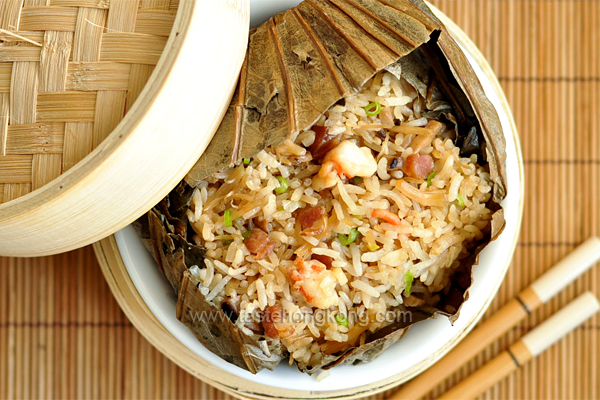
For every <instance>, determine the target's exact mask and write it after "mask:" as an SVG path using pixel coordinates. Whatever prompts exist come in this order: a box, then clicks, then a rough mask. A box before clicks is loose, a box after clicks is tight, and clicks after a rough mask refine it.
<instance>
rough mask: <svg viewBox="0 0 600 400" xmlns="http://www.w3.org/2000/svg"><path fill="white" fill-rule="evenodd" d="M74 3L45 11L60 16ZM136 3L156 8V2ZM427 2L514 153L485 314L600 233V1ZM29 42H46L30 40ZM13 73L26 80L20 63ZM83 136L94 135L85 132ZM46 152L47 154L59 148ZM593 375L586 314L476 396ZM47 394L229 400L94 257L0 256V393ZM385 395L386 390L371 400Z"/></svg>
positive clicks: (468, 368) (574, 390)
mask: <svg viewBox="0 0 600 400" xmlns="http://www.w3.org/2000/svg"><path fill="white" fill-rule="evenodd" d="M5 1H6V2H7V3H10V4H12V2H13V1H14V0H5ZM75 2H76V1H75V0H62V1H60V2H58V1H54V2H51V4H53V5H55V6H57V7H58V6H60V7H70V5H71V4H73V3H75ZM97 2H98V0H94V1H83V0H82V1H78V2H77V3H87V4H88V5H90V4H95V3H97ZM142 3H146V4H158V3H160V4H162V5H163V6H165V7H166V3H163V2H159V1H148V2H143V1H142V2H140V4H142ZM0 4H2V0H0ZM433 4H434V5H436V6H437V7H439V8H440V9H441V10H442V11H444V12H445V13H446V15H448V16H449V17H450V18H452V19H453V20H454V21H455V22H456V23H457V24H458V25H459V26H460V27H461V28H463V29H464V30H465V31H466V33H467V34H468V35H469V36H470V37H471V38H472V39H473V40H474V41H475V43H476V44H477V45H478V46H479V48H480V49H481V50H482V52H483V54H484V55H485V56H486V58H487V59H488V60H489V61H490V62H491V65H492V67H493V69H494V71H495V72H496V74H497V75H498V77H499V79H500V82H501V83H502V85H503V87H504V90H505V92H506V95H507V97H508V100H509V102H510V104H511V106H512V109H513V112H514V115H515V119H516V122H517V126H518V128H519V132H520V136H521V142H522V146H523V152H524V158H525V171H526V199H525V213H524V220H523V228H522V233H521V237H520V241H519V245H518V247H517V251H516V255H515V258H514V261H513V265H512V267H511V269H510V270H509V272H508V275H507V277H506V280H505V282H504V283H503V285H502V287H501V289H500V291H499V293H498V296H497V297H496V299H495V300H494V302H493V304H492V306H491V307H490V309H489V311H488V313H487V315H490V314H491V313H493V312H494V311H495V310H497V309H498V308H499V307H500V306H501V305H502V304H504V303H506V302H507V301H508V300H510V299H512V298H513V297H514V296H515V295H516V294H517V293H518V292H519V291H520V290H522V289H523V288H525V287H526V286H527V285H528V284H529V283H531V282H532V281H533V280H534V279H535V277H537V276H539V275H540V274H541V273H542V272H543V271H545V270H546V269H548V268H550V267H551V266H552V265H553V264H554V263H556V262H557V261H559V260H560V259H561V258H562V257H564V256H565V255H566V254H567V253H569V252H570V251H571V250H572V249H573V248H575V247H576V246H577V245H578V244H579V243H580V242H582V241H583V240H585V239H586V238H587V237H589V236H590V235H592V234H595V235H600V211H599V210H600V62H599V61H600V2H598V1H595V0H577V1H573V0H543V1H535V0H479V1H472V0H434V1H433ZM2 18H6V17H5V16H4V14H3V17H2ZM57 18H58V16H57ZM60 18H63V20H64V19H65V18H66V17H64V14H60ZM138 21H139V12H138ZM62 23H64V24H67V22H64V21H63V22H62ZM26 37H27V38H31V39H32V40H34V41H37V42H39V41H41V40H42V38H41V36H40V35H39V34H37V33H36V32H33V33H28V34H27V36H26ZM22 47H24V48H25V47H26V46H24V45H22ZM27 47H29V46H27ZM32 48H33V47H32ZM35 50H36V49H33V50H29V51H30V52H31V53H30V54H32V53H35ZM0 54H4V53H0ZM13 54H14V53H13ZM23 57H25V55H23ZM22 61H23V62H27V61H25V60H22ZM38 61H39V59H38ZM0 65H2V64H0ZM19 68H20V69H21V71H20V72H19V73H21V74H23V73H28V71H27V68H30V67H28V66H27V65H23V66H21V67H19ZM6 74H7V72H6V71H5V70H4V69H3V67H0V92H2V93H8V92H7V91H8V90H9V89H8V88H9V87H10V83H7V82H6V79H5V78H4V77H6ZM111 82H112V83H113V84H114V85H125V83H124V81H123V82H121V83H116V81H111ZM119 87H124V86H119ZM38 90H39V88H38ZM111 90H117V89H115V88H114V87H113V88H112V89H111ZM0 104H5V103H2V102H0ZM2 107H6V106H5V105H4V106H0V110H4V109H5V108H2ZM38 107H39V106H38ZM25 111H26V110H23V111H22V112H23V113H24V114H25ZM82 111H83V110H82ZM79 123H80V124H93V122H79ZM57 124H59V126H60V124H61V122H58V123H57ZM53 129H58V128H50V127H49V128H48V130H47V132H48V133H47V135H48V136H52V135H53V133H52V132H55V130H53ZM81 129H84V128H81ZM85 129H89V131H90V132H93V128H91V127H88V128H85ZM90 140H91V139H90ZM52 143H53V144H49V145H48V146H58V145H57V144H56V143H55V142H52ZM25 164H26V165H28V164H27V163H25ZM15 190H20V189H15ZM509 190H510V189H509ZM585 290H592V291H593V292H594V293H595V294H596V295H597V296H600V266H598V265H597V266H595V267H594V268H593V269H592V270H591V271H589V272H588V273H587V274H586V275H584V276H583V277H581V278H580V279H579V280H577V281H576V282H575V283H574V284H573V285H571V286H570V287H569V288H568V289H567V290H565V291H564V292H563V293H561V294H560V295H559V296H557V297H556V298H554V299H553V300H551V301H550V303H549V304H547V305H545V306H544V307H542V309H540V310H538V311H537V312H535V313H534V314H533V315H532V316H531V317H530V318H529V319H527V320H526V321H524V322H523V323H522V324H520V325H519V326H517V327H516V328H515V329H513V330H511V331H510V332H508V333H507V334H506V335H505V336H504V337H503V338H502V339H501V340H500V341H498V342H497V343H495V344H494V345H493V346H491V347H490V348H489V349H487V350H486V351H485V352H484V353H482V354H481V355H480V356H478V357H477V358H476V359H474V360H473V361H472V362H470V363H469V364H467V365H465V366H464V367H463V368H462V369H461V370H460V371H459V372H458V373H457V374H456V375H454V376H453V377H451V378H450V379H448V380H447V381H446V382H444V383H443V384H442V385H440V387H437V388H432V390H433V391H432V393H430V395H429V398H430V399H433V398H435V397H437V396H439V395H440V394H441V393H443V392H444V391H446V390H447V389H449V388H450V387H452V386H453V385H454V384H456V383H457V382H459V381H460V380H461V379H463V378H464V377H466V376H467V375H468V374H469V373H471V372H472V371H474V370H476V369H477V368H478V367H480V366H481V365H483V364H485V363H486V362H487V361H489V360H490V359H491V358H493V357H494V356H495V355H497V354H498V353H499V352H501V351H502V350H504V349H506V348H507V347H508V345H509V344H510V343H512V342H514V341H515V340H516V339H517V338H518V337H520V336H522V335H523V334H524V333H526V332H528V331H529V330H530V329H531V328H532V327H534V326H535V325H537V324H538V323H540V322H541V321H543V320H544V319H546V318H547V317H548V316H550V315H551V314H552V313H553V312H555V311H557V310H558V309H559V308H560V307H561V306H564V305H566V304H567V303H568V302H569V301H570V300H572V299H574V298H575V297H576V296H577V295H578V294H579V293H582V292H583V291H585ZM598 376H600V318H599V317H598V316H595V317H593V318H592V319H591V320H589V321H588V322H586V323H585V324H584V325H583V326H582V327H580V328H579V329H577V330H576V331H574V332H573V333H571V334H570V335H568V336H567V337H566V338H565V339H564V340H562V341H560V342H559V343H558V344H557V345H555V346H553V347H551V348H550V349H549V350H548V351H547V352H546V353H544V354H543V355H542V356H540V357H539V358H537V359H536V360H534V361H533V362H532V363H530V364H528V365H526V366H525V367H524V368H522V369H521V370H519V371H518V372H517V373H515V374H513V375H511V376H510V377H509V378H507V379H505V380H504V381H502V382H500V383H498V384H497V385H495V386H494V387H493V388H491V389H490V390H488V391H487V392H486V393H485V394H483V395H482V396H481V398H480V399H481V400H483V399H486V400H489V399H544V400H550V399H556V400H558V399H571V400H579V399H598V398H600V380H599V379H598ZM43 397H51V398H85V399H118V398H119V399H120V398H122V399H163V398H164V399H211V400H212V399H214V400H225V399H231V397H229V396H227V395H225V394H223V393H221V392H218V391H217V390H215V389H212V388H211V387H209V386H207V385H206V384H204V383H203V382H201V381H198V380H196V379H194V378H193V377H192V376H190V375H188V374H187V373H186V372H184V371H183V370H181V369H180V368H178V367H177V366H176V365H174V364H173V363H172V362H170V361H169V360H168V359H167V358H166V357H164V356H163V355H161V354H160V353H159V352H158V351H157V350H155V349H154V348H153V347H152V346H151V345H150V344H148V343H147V342H146V341H145V340H144V339H143V337H142V336H141V335H140V334H139V333H137V332H136V331H135V329H134V328H133V327H132V326H131V324H130V323H129V322H128V321H127V320H126V318H125V316H124V315H123V313H122V312H121V311H120V309H119V307H118V305H117V303H116V302H115V300H114V299H113V297H112V295H111V293H110V291H109V289H108V286H107V284H106V283H105V281H104V279H103V277H102V274H101V272H100V269H99V267H98V265H97V263H96V261H95V259H94V253H93V251H92V249H91V248H85V249H82V250H78V251H75V252H71V253H68V254H66V255H59V256H54V257H47V258H41V259H8V258H3V259H0V398H1V399H12V398H19V399H24V398H43ZM383 398H385V394H380V395H377V396H372V397H370V398H368V399H370V400H375V399H377V400H381V399H383Z"/></svg>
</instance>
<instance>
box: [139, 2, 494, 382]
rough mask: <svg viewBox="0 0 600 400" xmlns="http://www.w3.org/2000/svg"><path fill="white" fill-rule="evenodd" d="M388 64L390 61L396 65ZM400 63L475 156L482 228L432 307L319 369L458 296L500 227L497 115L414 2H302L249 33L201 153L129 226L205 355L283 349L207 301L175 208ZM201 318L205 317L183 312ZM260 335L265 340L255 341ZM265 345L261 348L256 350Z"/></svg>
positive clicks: (237, 357)
mask: <svg viewBox="0 0 600 400" xmlns="http://www.w3.org/2000/svg"><path fill="white" fill-rule="evenodd" d="M397 62H398V63H399V64H396V63H397ZM397 65H399V66H400V69H401V70H402V77H403V78H404V79H406V80H407V81H408V82H409V83H410V84H411V85H413V86H414V87H415V89H417V91H419V93H420V94H421V95H422V96H423V98H424V99H425V102H426V108H427V112H426V113H425V114H424V115H425V116H427V117H428V118H436V119H445V121H446V122H448V123H451V124H454V125H455V127H456V131H457V138H456V140H455V142H456V144H457V145H458V146H459V147H460V148H461V152H462V153H463V155H470V154H474V153H475V154H478V156H479V160H480V162H481V163H487V165H488V168H489V171H490V175H491V178H492V180H493V182H494V188H493V199H492V201H490V204H488V207H490V208H491V209H492V211H494V214H493V217H492V221H491V224H490V229H489V232H487V233H486V235H485V237H484V238H483V239H482V240H481V241H479V242H478V243H476V244H475V245H474V248H473V250H472V252H471V254H470V257H469V258H467V259H465V260H463V261H462V263H461V266H460V267H459V268H458V269H457V270H456V271H455V272H454V275H453V276H452V277H451V278H450V284H449V287H447V288H446V289H445V290H444V291H443V292H440V293H439V294H440V295H441V300H440V302H439V303H437V305H436V307H431V306H423V307H420V308H408V309H405V310H406V311H410V313H411V314H410V315H411V316H412V318H411V319H410V320H409V321H405V320H399V321H396V322H395V323H393V324H391V325H388V326H386V327H385V328H383V329H381V330H379V331H377V332H374V333H370V334H369V336H368V337H367V339H366V341H365V343H364V344H362V345H360V346H354V347H350V348H347V349H346V350H344V351H342V352H340V353H339V354H332V355H328V356H326V357H325V359H324V360H323V361H322V362H321V363H320V364H319V365H313V366H310V367H308V368H306V369H305V372H308V373H314V372H316V371H317V370H319V369H320V368H331V367H333V366H336V365H339V364H352V363H357V362H367V361H371V360H373V359H375V358H376V357H377V356H378V355H380V354H381V353H382V352H383V351H384V350H385V349H387V348H388V347H389V346H391V345H392V344H393V343H395V342H396V341H397V340H399V339H400V338H401V337H402V336H403V335H404V334H405V333H406V332H407V330H408V329H409V328H410V326H411V325H412V324H414V323H416V322H419V321H422V320H425V319H428V318H432V317H434V316H435V315H436V314H441V315H445V316H447V317H448V318H449V319H450V321H451V322H454V321H455V320H456V318H458V314H459V311H460V308H461V306H462V304H463V303H464V301H465V300H466V299H467V298H468V288H469V287H470V286H471V283H472V274H471V272H472V268H473V265H475V264H476V263H477V260H478V255H479V253H480V252H481V250H483V248H484V247H485V246H486V245H487V244H488V243H489V242H490V241H491V240H494V239H495V238H496V237H497V236H498V235H499V234H500V233H501V232H502V229H503V227H504V223H505V222H504V216H503V211H502V208H501V207H500V202H501V201H502V200H503V199H504V197H505V196H506V177H505V162H506V154H505V142H504V135H503V132H502V128H501V125H500V121H499V119H498V116H497V114H496V112H495V110H494V108H493V106H492V105H491V103H490V102H489V100H488V99H487V98H486V97H485V95H484V92H483V89H482V87H481V85H480V83H479V81H478V79H477V77H476V75H475V73H474V71H473V70H472V68H471V66H470V64H469V62H468V61H467V59H466V57H465V56H464V54H463V53H462V51H461V50H460V48H459V47H458V45H457V44H456V42H455V41H454V40H453V39H452V37H451V36H450V35H449V34H448V32H447V31H446V29H445V28H444V27H443V25H442V24H441V22H440V21H439V20H438V19H437V18H436V17H435V16H434V15H433V14H432V12H431V10H429V8H428V7H427V6H426V5H425V3H424V2H423V1H421V0H305V1H304V2H302V3H301V4H300V5H299V6H298V7H296V8H294V9H292V10H290V11H287V12H285V13H283V14H279V15H277V16H275V17H274V18H273V19H271V20H269V21H268V22H266V23H265V24H263V25H261V26H260V27H259V28H258V29H257V30H256V31H254V32H253V33H252V34H251V37H250V44H249V48H248V53H247V57H246V62H245V64H244V66H243V68H242V71H241V75H240V81H239V84H238V89H237V91H236V93H235V95H234V98H233V100H232V103H231V105H230V107H229V109H228V111H227V113H226V115H225V118H224V120H223V122H222V124H221V126H220V128H219V129H218V131H217V133H216V134H215V137H214V139H213V140H212V142H211V143H210V145H209V147H208V149H207V150H206V151H205V152H204V154H203V155H202V156H201V158H200V159H199V161H198V163H197V164H196V166H195V167H194V168H193V169H192V170H191V171H190V172H189V174H188V175H187V177H186V178H185V181H184V182H182V183H181V184H180V186H179V187H178V188H176V189H175V190H174V191H173V192H172V193H171V194H170V195H169V196H168V197H167V198H166V199H165V200H163V202H161V203H160V204H159V205H158V206H157V207H155V208H154V209H153V210H152V211H150V212H149V213H148V214H147V215H146V216H145V217H143V218H142V219H140V220H139V221H138V222H137V224H136V227H137V228H138V231H139V232H140V235H141V236H142V238H143V239H144V243H145V244H146V247H147V248H148V249H149V251H151V252H152V254H153V255H154V257H155V259H156V260H157V262H158V264H159V267H160V268H161V270H162V271H163V274H164V275H165V277H166V278H167V279H168V280H169V282H170V283H171V285H172V286H173V288H174V290H175V291H176V292H177V293H178V294H179V300H178V304H177V317H178V319H179V320H180V321H182V322H183V323H184V324H186V326H188V327H189V328H190V330H191V331H192V332H194V334H195V335H196V337H197V338H198V340H200V342H202V344H203V345H204V346H206V347H207V348H208V349H209V350H211V351H212V352H213V353H215V354H217V355H218V356H220V357H221V358H223V359H225V360H227V361H229V362H231V363H233V364H235V365H237V366H239V367H241V368H245V369H247V370H249V371H250V372H253V373H256V372H258V371H259V370H261V369H262V368H268V369H273V368H274V367H275V366H276V365H277V363H278V362H279V360H281V359H282V358H284V357H286V356H287V354H286V351H285V349H283V346H281V345H280V344H279V342H278V341H273V340H270V339H268V338H266V337H265V336H263V335H261V334H259V333H255V332H252V331H250V330H248V329H246V328H244V327H243V325H242V324H241V323H240V322H239V321H237V322H233V320H232V319H230V318H229V317H228V314H227V313H226V312H224V311H223V309H222V308H221V305H220V304H213V303H212V302H210V301H207V300H206V298H205V296H204V295H202V293H201V292H200V289H199V285H200V284H199V283H198V281H196V280H195V279H194V278H193V274H192V273H191V272H190V270H189V269H190V267H192V266H194V265H197V266H201V267H202V266H203V265H204V263H203V257H204V250H203V249H202V248H201V247H199V246H196V245H194V244H192V243H193V240H192V237H191V236H192V235H193V231H192V230H191V228H189V227H188V220H187V216H186V210H187V207H188V205H189V203H190V201H191V196H192V192H193V189H192V188H193V187H195V186H196V185H197V184H198V182H199V181H201V180H203V179H204V178H206V177H207V176H209V175H211V174H213V173H215V172H217V171H219V170H223V169H225V168H227V167H230V166H233V165H236V164H238V163H239V161H240V160H241V159H243V158H250V157H253V156H255V155H256V154H257V153H258V152H259V151H261V150H262V149H264V148H266V147H268V146H271V145H278V144H280V143H282V142H283V141H284V140H285V139H286V138H287V137H289V136H290V134H291V132H299V131H302V130H305V129H308V128H310V127H311V126H312V125H313V124H314V123H315V122H316V121H317V120H318V119H319V117H320V116H321V115H322V114H324V113H325V112H326V111H327V110H328V109H329V108H330V107H331V106H332V105H334V104H335V103H336V102H338V101H339V100H340V99H342V98H343V97H345V96H348V95H352V94H355V93H356V92H358V91H359V90H360V89H361V88H362V86H363V85H364V84H365V83H366V82H367V81H368V80H369V79H371V78H372V77H373V76H374V75H375V74H376V73H378V72H379V71H381V70H383V69H388V70H389V71H390V72H391V73H395V71H396V70H398V68H397ZM198 312H205V313H207V315H213V317H211V320H210V322H209V323H201V322H199V321H198V320H197V319H194V318H193V317H192V316H193V315H195V314H194V313H198ZM260 340H266V342H265V344H263V345H261V344H260V343H259V341H260ZM265 346H266V350H265Z"/></svg>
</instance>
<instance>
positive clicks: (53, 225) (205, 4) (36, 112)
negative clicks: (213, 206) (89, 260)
mask: <svg viewBox="0 0 600 400" xmlns="http://www.w3.org/2000/svg"><path fill="white" fill-rule="evenodd" d="M248 25H249V5H248V0H211V1H196V0H0V255H5V256H42V255H49V254H55V253H59V252H64V251H68V250H71V249H75V248H78V247H81V246H84V245H87V244H90V243H93V242H95V241H97V240H100V239H102V238H104V237H106V236H108V235H110V234H112V233H114V232H116V231H117V230H119V229H121V228H123V227H124V226H126V225H128V224H129V223H131V222H132V221H134V220H135V219H136V218H138V217H139V216H141V215H142V214H143V213H144V212H146V211H147V210H148V209H150V208H151V207H152V206H154V205H155V204H156V203H158V202H159V201H160V200H161V199H162V198H163V197H164V196H165V195H167V193H168V192H169V191H170V190H171V189H173V187H175V186H176V184H177V183H178V182H179V181H181V179H182V178H183V177H184V176H185V174H186V173H187V172H188V170H189V169H190V168H191V167H192V166H193V165H194V163H195V162H196V160H197V159H198V157H199V156H200V154H202V152H203V151H204V149H205V148H206V146H207V145H208V143H209V141H210V139H211V138H212V136H213V134H214V132H215V130H216V129H217V127H218V126H219V124H220V121H221V119H222V117H223V115H224V113H225V110H226V107H227V105H228V104H229V102H230V100H231V96H232V93H233V91H234V89H235V85H236V81H237V76H238V74H239V70H240V68H241V65H242V62H243V58H244V55H245V50H246V45H247V38H248Z"/></svg>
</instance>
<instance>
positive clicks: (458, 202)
mask: <svg viewBox="0 0 600 400" xmlns="http://www.w3.org/2000/svg"><path fill="white" fill-rule="evenodd" d="M456 205H457V206H459V207H464V206H465V199H464V198H463V197H462V195H461V194H460V193H459V194H458V195H457V196H456Z"/></svg>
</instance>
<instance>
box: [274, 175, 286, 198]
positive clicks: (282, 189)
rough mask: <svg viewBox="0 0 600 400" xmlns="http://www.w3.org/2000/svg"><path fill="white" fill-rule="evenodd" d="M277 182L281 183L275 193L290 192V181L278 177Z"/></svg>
mask: <svg viewBox="0 0 600 400" xmlns="http://www.w3.org/2000/svg"><path fill="white" fill-rule="evenodd" d="M276 178H277V180H278V181H279V187H278V188H277V189H275V193H277V194H282V193H285V192H286V191H287V190H288V180H287V179H285V178H284V177H283V176H277V177H276Z"/></svg>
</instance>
